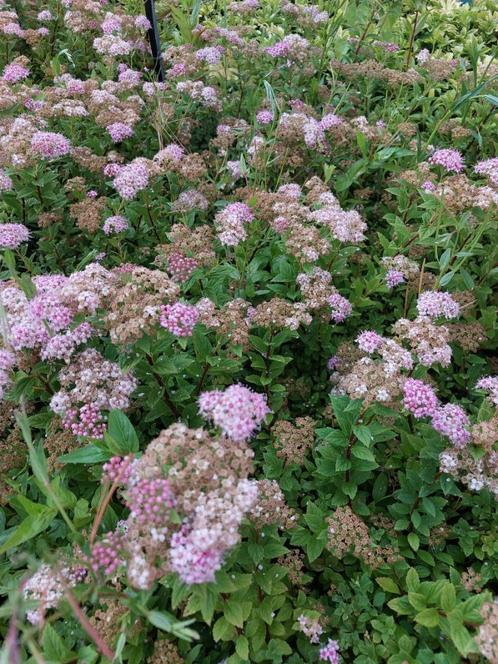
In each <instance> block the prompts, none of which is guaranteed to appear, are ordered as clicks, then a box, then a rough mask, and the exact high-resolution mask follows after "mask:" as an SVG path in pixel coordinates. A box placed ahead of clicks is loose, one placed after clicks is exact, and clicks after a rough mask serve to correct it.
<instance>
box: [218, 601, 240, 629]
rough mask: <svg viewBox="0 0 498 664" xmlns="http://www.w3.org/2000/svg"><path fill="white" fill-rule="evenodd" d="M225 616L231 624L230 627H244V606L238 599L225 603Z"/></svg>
mask: <svg viewBox="0 0 498 664" xmlns="http://www.w3.org/2000/svg"><path fill="white" fill-rule="evenodd" d="M223 615H224V616H225V619H226V620H227V622H229V623H230V625H234V626H235V627H242V625H243V624H244V615H243V613H242V605H241V602H240V600H238V599H232V600H230V601H228V602H226V603H225V605H224V607H223Z"/></svg>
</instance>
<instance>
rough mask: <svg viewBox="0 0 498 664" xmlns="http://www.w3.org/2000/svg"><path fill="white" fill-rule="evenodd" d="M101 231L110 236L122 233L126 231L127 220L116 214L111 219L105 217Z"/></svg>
mask: <svg viewBox="0 0 498 664" xmlns="http://www.w3.org/2000/svg"><path fill="white" fill-rule="evenodd" d="M102 230H103V231H104V233H105V234H106V235H112V234H113V233H122V232H123V231H126V230H128V219H126V217H123V216H122V215H120V214H116V215H114V216H112V217H107V219H106V220H105V221H104V223H103V225H102Z"/></svg>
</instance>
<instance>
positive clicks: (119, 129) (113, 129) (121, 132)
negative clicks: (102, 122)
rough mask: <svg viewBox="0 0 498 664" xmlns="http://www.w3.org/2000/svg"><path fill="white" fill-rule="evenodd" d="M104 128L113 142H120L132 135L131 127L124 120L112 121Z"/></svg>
mask: <svg viewBox="0 0 498 664" xmlns="http://www.w3.org/2000/svg"><path fill="white" fill-rule="evenodd" d="M106 129H107V132H108V133H109V136H110V137H111V139H112V140H113V142H114V143H121V142H122V141H124V140H125V139H126V138H130V137H131V136H133V128H132V127H130V126H129V125H127V124H125V123H124V122H113V123H112V124H110V125H107V127H106Z"/></svg>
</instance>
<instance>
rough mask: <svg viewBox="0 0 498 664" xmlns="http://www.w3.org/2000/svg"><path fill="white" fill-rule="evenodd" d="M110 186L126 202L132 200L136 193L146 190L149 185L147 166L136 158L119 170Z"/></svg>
mask: <svg viewBox="0 0 498 664" xmlns="http://www.w3.org/2000/svg"><path fill="white" fill-rule="evenodd" d="M112 184H113V187H114V188H115V189H116V191H117V192H118V194H119V195H120V196H121V198H124V199H125V200H126V201H131V200H133V199H134V198H135V196H136V195H137V194H138V192H139V191H142V190H143V189H146V188H147V186H148V184H149V171H148V170H147V166H146V165H145V164H144V163H143V160H142V159H141V158H140V157H137V159H134V160H133V161H132V162H130V163H129V164H127V165H126V166H122V167H121V168H120V169H119V171H118V173H117V175H116V177H115V178H114V180H113V181H112Z"/></svg>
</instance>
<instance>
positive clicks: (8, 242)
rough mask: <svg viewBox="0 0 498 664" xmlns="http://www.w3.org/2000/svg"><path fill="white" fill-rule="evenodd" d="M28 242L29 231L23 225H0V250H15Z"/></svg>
mask: <svg viewBox="0 0 498 664" xmlns="http://www.w3.org/2000/svg"><path fill="white" fill-rule="evenodd" d="M28 240H29V229H28V228H27V227H26V226H24V224H0V249H17V247H19V246H20V245H21V244H22V243H23V242H27V241H28Z"/></svg>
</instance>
